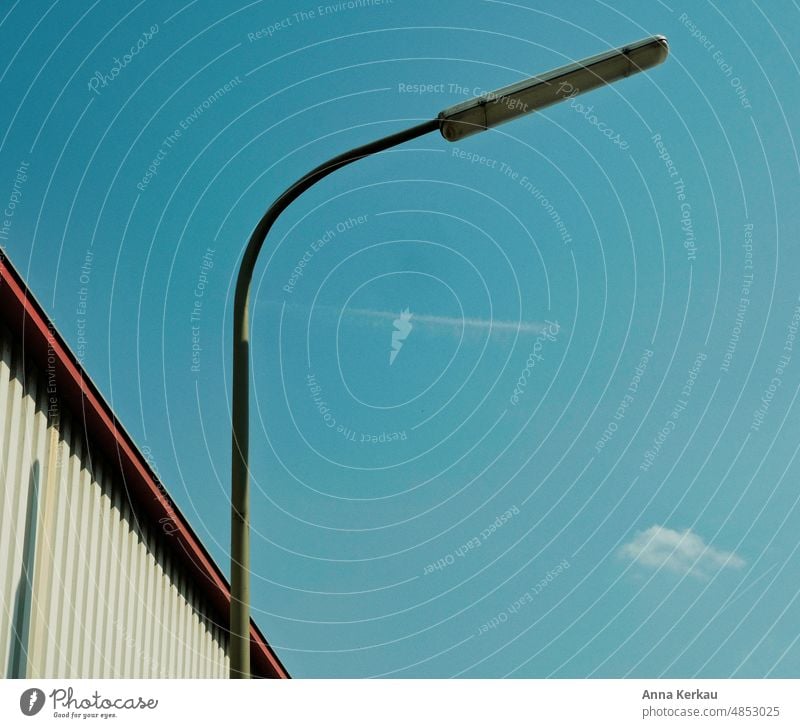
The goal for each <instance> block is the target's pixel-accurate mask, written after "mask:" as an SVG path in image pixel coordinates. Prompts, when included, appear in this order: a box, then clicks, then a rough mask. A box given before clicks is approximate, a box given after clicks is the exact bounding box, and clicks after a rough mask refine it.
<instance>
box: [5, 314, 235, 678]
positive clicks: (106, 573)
mask: <svg viewBox="0 0 800 728" xmlns="http://www.w3.org/2000/svg"><path fill="white" fill-rule="evenodd" d="M47 384H48V377H47V371H38V372H32V371H30V370H28V371H26V372H25V374H24V375H23V367H22V361H21V359H20V350H19V346H18V344H17V343H16V342H14V341H12V339H11V337H10V335H9V334H8V333H7V331H6V330H5V328H4V327H2V326H0V509H1V510H0V590H2V591H1V593H0V597H1V599H0V601H1V602H2V609H1V610H0V660H1V661H0V670H2V674H3V675H4V676H6V677H23V676H27V677H43V678H67V677H76V678H77V677H98V678H99V677H225V676H227V674H228V658H227V640H226V636H225V634H224V633H223V632H222V631H221V630H220V628H219V627H217V626H216V625H215V624H214V622H213V620H212V619H209V618H208V617H207V616H206V615H207V614H208V613H209V610H208V607H207V605H206V604H205V603H204V599H203V595H202V593H200V591H199V590H198V589H197V587H196V586H195V585H194V584H192V583H191V581H190V580H189V579H188V578H187V575H186V573H185V572H184V570H183V569H181V568H180V567H178V566H177V563H176V559H175V558H174V557H173V555H172V554H171V553H170V548H169V537H168V536H166V535H165V534H164V533H163V531H162V529H161V527H160V525H159V524H153V523H147V522H145V521H144V520H141V519H137V516H136V515H135V514H134V513H132V511H131V506H130V503H129V501H128V499H127V497H126V495H125V492H124V485H123V483H122V482H121V480H120V479H118V478H115V477H112V475H111V470H110V469H109V468H108V467H107V464H106V463H103V462H101V461H100V460H98V459H97V458H96V457H90V456H89V453H87V449H86V443H85V439H84V437H83V433H82V431H81V430H82V428H81V423H80V421H75V420H72V419H71V418H70V417H69V415H68V413H66V412H64V410H63V409H60V410H59V412H58V417H57V418H53V419H51V420H48V410H47V407H48V399H49V395H48V392H47ZM26 524H27V525H26Z"/></svg>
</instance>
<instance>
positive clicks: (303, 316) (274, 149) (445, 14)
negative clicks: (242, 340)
mask: <svg viewBox="0 0 800 728" xmlns="http://www.w3.org/2000/svg"><path fill="white" fill-rule="evenodd" d="M223 5H224V7H223ZM534 6H535V7H534ZM300 9H302V13H300ZM798 31H800V14H798V12H797V9H796V8H794V9H787V7H783V8H781V9H778V8H777V7H775V6H774V4H768V3H764V2H761V3H759V2H744V1H743V0H736V1H735V2H727V3H724V4H722V3H716V4H715V3H712V2H705V1H704V2H698V3H689V2H680V1H679V0H669V2H661V1H660V0H656V1H655V2H649V3H641V2H633V1H628V2H618V3H614V4H606V3H603V2H599V1H597V2H594V1H590V0H581V1H580V2H575V3H569V4H565V3H556V2H542V3H533V2H532V0H520V1H519V2H490V1H483V2H477V1H473V0H468V1H467V2H459V3H455V2H454V1H452V0H449V1H448V2H440V3H424V2H417V1H410V2H403V1H401V0H395V1H394V2H391V3H381V4H376V3H358V4H353V3H350V4H348V3H334V4H332V5H330V6H328V9H327V10H326V9H325V5H323V6H319V5H315V4H308V5H299V6H297V5H295V4H294V3H289V2H281V1H278V2H253V3H248V4H238V3H225V4H220V3H211V2H207V0H195V2H189V3H188V4H187V3H185V2H177V3H174V2H162V3H152V2H140V3H138V4H134V3H131V4H127V5H126V6H125V7H124V8H122V7H121V6H119V5H118V4H114V3H108V2H105V3H103V2H96V3H94V4H92V5H89V4H88V3H87V4H85V5H84V4H82V5H81V6H80V7H79V6H77V5H75V4H70V3H58V2H56V3H52V4H50V5H40V4H32V3H20V2H17V3H15V4H13V5H10V6H9V5H8V4H6V9H5V10H4V11H3V14H2V16H1V17H0V39H2V42H0V57H2V64H0V66H2V68H3V69H4V71H3V73H2V75H1V76H0V89H2V94H3V99H4V103H3V105H2V107H1V108H0V117H2V122H3V123H2V124H1V125H0V129H2V130H3V137H2V138H1V139H0V159H2V169H3V174H2V177H0V198H2V199H3V202H4V203H5V201H6V198H8V200H12V199H13V200H14V202H15V208H14V214H13V217H12V219H11V223H10V225H9V226H8V227H7V228H6V231H5V232H6V234H5V235H4V236H3V237H2V239H0V242H1V243H2V244H3V246H4V247H5V249H6V250H7V252H8V254H9V256H10V257H11V259H12V260H13V261H14V263H15V265H16V266H17V267H18V268H19V269H20V270H21V271H22V272H23V274H24V275H25V276H26V278H27V279H28V281H29V282H30V285H31V287H32V289H33V290H34V292H35V293H36V294H37V296H38V297H39V298H40V300H41V301H42V303H43V305H44V306H45V308H46V309H47V310H48V311H49V312H50V313H51V315H52V316H53V318H54V320H55V322H56V324H57V325H58V327H59V329H60V330H61V331H62V333H63V334H64V335H65V337H66V339H67V340H68V341H69V342H70V344H71V345H72V347H73V348H74V349H75V350H76V352H78V353H79V355H80V356H81V357H82V359H83V362H84V365H85V367H86V369H87V370H88V372H89V373H90V375H91V376H92V378H93V379H94V380H95V382H96V383H97V384H98V386H99V387H100V389H101V390H102V392H103V393H104V394H105V395H106V397H107V398H108V400H109V401H110V402H111V403H112V406H113V407H114V409H115V410H116V411H117V412H118V414H119V416H120V418H121V420H122V421H123V422H124V423H125V425H126V427H127V428H128V430H129V431H130V433H131V434H132V436H133V437H134V439H135V440H136V442H137V443H138V444H139V445H140V446H141V447H142V448H147V449H148V452H149V453H150V457H151V458H152V461H153V463H154V465H155V467H156V468H157V470H158V472H159V473H160V475H161V477H162V479H163V481H164V483H165V484H166V485H167V488H168V489H169V491H170V493H171V494H172V495H173V496H174V498H175V499H176V501H177V502H178V504H179V506H180V507H181V509H182V510H183V512H184V513H185V514H186V516H187V518H188V519H189V520H190V522H191V523H192V525H193V526H194V527H195V529H196V530H197V532H198V534H199V535H200V537H201V539H202V540H203V541H204V543H205V544H206V545H207V546H208V548H209V549H210V551H211V552H212V554H213V555H214V557H215V558H216V559H217V561H218V562H219V563H220V564H221V565H222V566H223V568H225V569H226V571H227V562H228V538H229V522H228V500H227V499H228V495H227V494H228V489H229V485H228V483H229V468H230V453H229V449H230V445H229V441H230V434H229V429H230V425H229V397H230V395H229V390H230V381H229V375H230V325H231V304H232V290H233V282H234V280H235V273H236V269H237V263H238V259H239V256H240V255H241V252H242V250H243V247H244V244H245V242H246V240H247V238H248V236H249V233H250V231H251V229H252V227H253V226H254V225H255V223H256V222H257V220H258V218H259V217H260V216H261V214H262V213H263V211H264V209H265V208H266V207H267V206H268V205H269V203H270V202H271V201H272V200H273V199H274V198H275V197H276V196H277V195H279V194H280V193H281V192H282V191H283V189H284V188H285V187H287V186H288V185H289V184H290V183H291V182H292V181H294V180H295V179H296V178H297V177H299V176H300V175H302V174H303V173H304V172H306V171H307V170H308V169H310V168H311V167H313V166H315V165H316V164H318V163H320V162H322V161H324V160H325V159H327V158H329V157H331V156H333V155H334V154H337V153H339V152H341V151H343V150H345V149H348V148H350V147H352V146H356V145H358V144H362V143H365V142H368V141H371V140H372V139H374V138H376V137H378V136H382V135H385V134H388V133H391V132H393V131H397V130H400V129H402V128H404V127H406V126H408V125H411V124H413V123H416V122H419V121H423V120H426V119H427V118H430V117H431V116H433V115H435V114H436V113H438V112H439V111H440V110H441V109H442V108H444V107H447V106H449V105H452V104H455V103H458V102H460V101H463V100H465V99H466V98H468V97H469V96H470V95H472V94H473V93H474V92H475V91H476V90H477V91H478V92H484V91H488V90H491V89H493V88H496V87H499V86H504V85H507V84H509V83H513V82H515V81H518V80H520V79H522V78H525V77H527V76H530V75H533V74H535V73H538V72H543V71H546V70H549V69H550V68H553V67H555V66H559V65H563V64H564V63H567V62H570V61H572V60H575V59H578V58H582V57H585V56H587V55H593V54H595V53H599V52H602V51H604V50H607V49H608V48H611V47H615V46H619V45H623V44H625V43H626V42H629V41H634V40H637V39H639V38H642V37H645V36H648V35H652V34H664V35H667V36H668V37H669V41H670V48H671V56H670V58H669V60H668V61H667V62H666V63H665V64H664V65H663V66H660V67H658V68H656V69H654V70H653V71H651V72H649V73H647V74H643V75H640V76H637V77H634V78H630V79H627V80H625V81H624V82H621V83H619V84H616V85H615V86H613V87H610V88H605V89H602V90H599V91H596V92H593V93H592V94H590V95H586V96H584V97H579V98H576V99H574V100H572V101H568V102H565V103H562V104H560V105H558V106H554V107H551V108H549V109H547V110H545V111H544V112H542V113H539V114H535V115H533V116H530V117H526V118H524V119H521V120H518V121H515V122H514V123H513V124H508V125H505V126H502V127H500V128H498V129H496V130H494V131H491V132H489V133H485V134H480V135H477V136H474V137H472V138H470V139H466V140H463V141H461V142H458V143H456V144H455V145H450V144H447V143H446V142H445V141H444V140H443V139H442V138H441V137H440V136H439V135H438V134H431V135H429V136H426V137H423V138H421V139H419V140H417V141H415V142H412V143H410V144H407V145H405V146H403V147H400V148H397V149H396V150H393V151H392V152H390V153H386V154H383V155H381V156H379V157H375V158H370V159H368V160H364V161H362V162H359V163H357V164H354V165H352V166H351V167H348V168H347V169H344V170H341V171H339V172H337V173H336V174H335V175H333V176H331V177H329V178H328V179H326V180H325V181H324V182H322V183H320V184H318V185H317V186H315V187H314V188H313V189H311V190H310V191H309V192H308V193H307V194H305V195H304V196H303V197H302V199H301V200H299V201H298V202H297V203H295V204H294V205H293V206H292V207H291V208H290V209H289V210H288V211H287V212H286V213H285V214H284V215H283V217H282V218H281V219H280V221H279V222H278V224H277V225H276V227H275V228H274V230H273V231H272V234H271V237H270V240H269V241H268V242H267V245H266V246H265V249H264V252H263V254H262V257H261V260H260V263H259V266H258V269H257V274H256V283H255V294H254V295H255V299H254V303H253V306H252V312H253V332H252V338H253V346H252V354H253V407H252V442H251V450H252V454H253V455H252V457H253V462H252V468H253V476H254V481H255V483H254V491H253V529H254V534H253V559H252V562H253V590H254V605H253V607H254V614H255V617H256V619H257V621H258V623H259V624H260V626H261V627H262V629H263V630H264V632H265V633H266V634H267V636H268V637H269V639H270V640H271V642H272V643H273V645H274V646H275V649H276V650H277V652H278V653H279V655H280V657H281V658H282V660H283V661H284V663H285V664H286V666H287V668H288V669H289V670H290V672H291V673H292V674H294V675H296V676H299V677H300V676H336V677H350V676H365V677H366V676H379V675H391V676H397V677H431V676H443V677H446V676H453V675H459V676H468V677H500V676H507V675H510V676H514V677H545V676H557V677H583V676H596V677H621V676H633V677H657V676H672V677H691V676H704V677H725V676H739V677H760V676H765V675H769V676H772V677H790V676H796V675H797V674H798V671H799V670H800V646H799V645H798V642H797V640H798V636H799V635H798V628H797V624H798V622H799V621H800V603H798V600H797V597H798V589H797V579H796V578H793V577H794V576H796V574H797V573H798V570H799V569H800V554H798V553H797V538H796V534H797V531H798V522H799V521H800V513H799V512H798V507H797V506H798V496H797V489H796V487H795V485H796V482H797V477H798V472H799V471H800V464H798V462H797V458H796V456H797V448H798V445H797V443H796V439H797V438H796V435H795V433H796V432H797V431H798V426H799V425H800V423H799V422H798V408H797V406H796V405H795V399H796V397H797V394H798V385H799V384H800V351H796V350H795V346H794V345H795V343H796V340H795V339H794V336H795V333H796V329H797V326H798V321H800V310H798V308H797V307H798V304H800V300H799V298H798V297H799V296H800V283H798V281H797V276H796V275H795V274H794V273H793V271H796V270H797V269H798V265H799V264H800V255H798V246H797V239H796V238H797V231H798V212H797V205H796V200H797V199H798V192H800V189H798V170H799V169H800V161H799V158H798V152H797V149H796V144H795V141H794V138H793V132H792V130H793V126H794V124H795V121H796V120H797V119H798V118H800V108H799V106H800V73H798V67H797V65H796V63H795V61H794V58H796V57H797V56H798V55H800V47H799V46H800V40H798V39H799V38H800V32H798ZM137 44H138V45H137ZM134 46H136V47H137V48H138V52H136V53H134V54H131V55H130V56H129V58H127V59H125V54H126V53H129V49H130V48H132V47H134ZM117 59H121V60H119V61H118V60H117ZM20 168H21V169H22V170H23V173H22V174H18V172H17V171H16V170H18V169H20ZM148 170H149V171H148ZM23 177H24V179H22V178H23ZM15 185H16V187H15ZM301 260H303V263H304V265H303V266H302V272H303V275H302V276H294V278H293V270H294V269H295V267H296V266H298V264H299V261H301ZM406 309H407V310H408V313H409V314H410V316H406V318H405V319H404V322H403V323H400V324H399V325H398V327H397V328H396V327H395V321H400V320H401V312H403V311H404V310H406ZM405 322H408V323H409V324H410V328H409V327H408V326H406V323H405ZM401 328H402V329H403V332H402V333H405V334H406V335H405V336H402V333H401V334H400V335H399V336H395V337H394V339H395V343H394V344H393V332H395V331H397V332H400V330H401ZM193 347H194V349H193ZM393 350H394V351H395V352H396V353H395V356H394V359H393V361H391V362H390V356H391V352H392V351H393Z"/></svg>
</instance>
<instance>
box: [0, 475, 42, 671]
mask: <svg viewBox="0 0 800 728" xmlns="http://www.w3.org/2000/svg"><path fill="white" fill-rule="evenodd" d="M38 508H39V461H38V460H36V461H35V462H34V463H33V465H32V466H31V473H30V477H29V479H28V502H27V505H26V507H25V531H24V533H23V544H22V567H21V569H20V574H19V581H18V582H17V589H16V593H15V595H14V611H13V614H12V618H11V649H10V650H9V653H8V669H7V670H6V677H9V678H23V677H25V676H26V670H27V664H28V637H29V635H30V630H31V596H32V593H33V564H34V555H35V553H36V522H37V511H38Z"/></svg>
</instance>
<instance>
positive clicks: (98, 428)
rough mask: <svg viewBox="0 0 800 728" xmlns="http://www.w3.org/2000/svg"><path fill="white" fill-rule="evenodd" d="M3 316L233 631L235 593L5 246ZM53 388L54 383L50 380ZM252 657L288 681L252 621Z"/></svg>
mask: <svg viewBox="0 0 800 728" xmlns="http://www.w3.org/2000/svg"><path fill="white" fill-rule="evenodd" d="M0 318H2V319H3V320H4V321H5V323H6V325H7V326H8V327H9V328H10V329H11V331H12V332H13V333H14V334H15V335H16V336H18V337H19V338H20V339H21V340H22V342H23V352H24V356H25V357H28V356H30V358H31V359H32V360H33V361H34V362H35V363H36V364H37V365H38V366H39V367H40V368H42V369H46V368H47V367H48V366H49V367H50V369H49V370H48V381H50V380H49V377H50V372H51V371H53V370H54V377H55V378H54V382H55V389H56V396H57V397H58V399H59V400H60V401H63V402H64V403H65V404H66V405H67V407H68V408H69V409H70V411H71V412H72V413H73V414H74V415H76V416H81V417H82V424H83V428H84V433H85V434H87V435H88V434H89V433H91V438H89V437H87V441H89V442H90V444H95V445H99V447H100V449H101V450H102V452H103V453H104V454H105V456H106V458H107V460H108V461H109V462H110V463H111V464H112V465H113V466H114V467H115V469H116V470H117V471H118V473H119V475H120V476H121V477H122V480H123V483H124V484H125V487H126V490H127V492H128V494H129V497H130V499H131V501H132V502H133V503H134V505H135V506H137V507H139V508H141V510H142V511H143V512H144V513H145V514H146V515H147V516H148V517H149V518H150V519H152V522H153V523H158V524H160V525H161V526H162V528H163V530H164V533H165V534H166V537H167V541H168V542H169V541H170V540H172V542H173V543H174V548H173V551H174V552H175V554H176V555H177V557H178V558H179V559H180V560H181V561H182V562H183V563H184V566H185V567H186V568H187V569H188V571H189V573H190V575H191V576H192V577H193V580H194V581H195V583H196V584H197V585H198V586H199V587H200V589H201V590H202V591H203V592H204V593H205V594H206V596H207V597H208V600H209V602H210V603H211V605H212V606H213V608H214V610H215V611H216V613H217V615H216V616H217V617H218V620H217V621H218V623H219V624H221V625H222V626H223V627H224V628H225V629H227V628H228V618H229V613H230V601H231V592H230V587H229V585H228V582H227V580H226V579H225V577H224V576H223V574H222V572H221V571H220V569H219V567H218V566H217V565H216V564H215V563H214V561H213V560H212V558H211V556H210V555H209V553H208V552H207V551H206V549H205V547H204V546H203V545H202V544H201V543H200V541H199V539H198V538H197V536H196V535H195V533H194V531H193V530H192V528H191V527H190V526H189V523H188V522H187V521H186V519H185V518H184V516H183V515H182V514H181V512H180V511H179V509H178V507H177V506H176V505H175V504H174V502H173V501H172V499H171V498H170V497H169V495H168V494H167V492H166V490H165V489H164V487H163V486H162V484H161V482H160V481H159V479H158V476H156V474H155V473H154V472H153V470H152V469H151V467H150V466H149V464H148V463H147V461H146V460H145V458H144V455H143V454H142V453H141V452H140V451H139V449H138V448H137V447H136V444H135V443H134V442H133V439H132V438H131V437H130V435H128V433H127V432H126V431H125V429H124V428H123V427H122V425H121V424H120V422H119V421H118V420H117V417H116V415H115V414H114V412H113V410H112V409H111V407H109V405H108V403H107V402H106V401H105V399H104V398H103V396H102V395H101V394H100V391H99V390H98V389H97V387H96V386H95V385H94V383H93V382H92V381H91V379H90V378H89V376H88V375H87V374H86V372H85V371H84V370H83V367H82V366H81V364H80V362H79V361H78V359H77V357H76V356H75V355H74V354H73V353H72V351H71V350H70V349H69V347H68V346H67V344H66V342H65V341H64V338H63V337H62V336H61V334H59V332H58V331H57V330H56V328H55V326H54V325H53V323H52V321H51V320H50V318H49V317H48V316H47V314H46V313H45V312H44V309H43V308H42V306H41V305H40V304H39V302H38V301H37V300H36V298H35V297H34V296H33V294H32V293H31V292H30V291H29V290H28V287H27V285H26V284H25V281H24V280H23V279H22V277H21V276H20V275H19V273H18V272H17V270H16V269H15V268H14V267H13V266H12V265H11V263H10V261H9V260H8V258H7V257H6V255H5V253H4V252H3V251H2V250H0ZM48 389H49V385H48ZM250 659H251V665H252V672H253V675H254V676H258V677H267V678H288V677H289V673H288V672H287V671H286V668H284V666H283V665H282V664H281V661H280V660H279V659H278V656H277V655H276V654H275V653H274V652H273V651H272V648H271V647H270V646H269V644H268V643H267V640H266V639H265V637H264V635H263V634H262V633H261V631H260V630H259V628H258V627H257V626H256V624H255V622H252V621H251V623H250Z"/></svg>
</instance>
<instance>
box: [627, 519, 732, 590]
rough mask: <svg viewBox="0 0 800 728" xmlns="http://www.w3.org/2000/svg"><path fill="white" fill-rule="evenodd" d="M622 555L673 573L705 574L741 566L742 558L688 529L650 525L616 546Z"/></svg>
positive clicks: (647, 565)
mask: <svg viewBox="0 0 800 728" xmlns="http://www.w3.org/2000/svg"><path fill="white" fill-rule="evenodd" d="M619 553H620V555H621V556H622V557H624V558H627V559H630V560H631V561H635V562H636V563H638V564H640V565H642V566H646V567H650V568H653V569H657V568H662V567H663V568H665V569H667V570H669V571H672V572H675V573H676V574H691V575H692V576H698V577H701V578H704V577H707V576H709V575H711V574H712V573H714V572H716V571H720V570H721V569H726V568H727V569H740V568H742V567H743V566H744V563H745V562H744V559H742V558H741V557H740V556H737V555H736V554H735V553H733V552H732V551H723V550H721V549H716V548H714V547H713V546H709V545H708V544H707V543H706V542H705V541H704V540H703V539H702V537H701V536H698V535H697V534H696V533H694V532H692V531H691V530H690V529H688V528H687V529H686V530H685V531H673V530H672V529H671V528H666V527H665V526H650V528H648V529H647V530H646V531H640V532H639V533H637V534H636V536H635V537H634V538H633V540H632V541H630V542H629V543H626V544H625V545H624V546H622V547H621V548H620V550H619Z"/></svg>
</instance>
